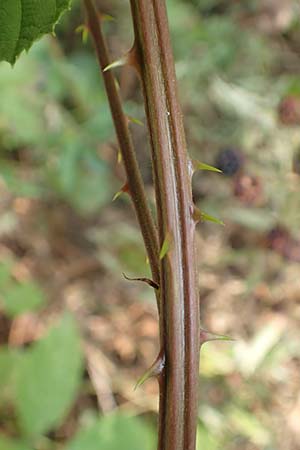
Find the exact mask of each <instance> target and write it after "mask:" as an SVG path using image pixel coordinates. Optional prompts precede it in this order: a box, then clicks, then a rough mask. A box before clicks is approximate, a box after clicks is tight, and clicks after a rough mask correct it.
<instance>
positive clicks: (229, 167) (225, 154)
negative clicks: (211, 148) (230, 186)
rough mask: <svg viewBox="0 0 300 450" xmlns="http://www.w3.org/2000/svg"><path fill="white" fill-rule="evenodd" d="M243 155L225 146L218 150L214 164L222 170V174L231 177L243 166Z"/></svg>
mask: <svg viewBox="0 0 300 450" xmlns="http://www.w3.org/2000/svg"><path fill="white" fill-rule="evenodd" d="M243 164H244V157H243V155H242V154H241V152H239V151H238V150H235V149H231V148H225V149H222V150H220V151H219V153H218V155H217V158H216V162H215V166H216V167H217V168H218V169H220V170H222V172H223V174H224V175H227V176H228V177H232V176H233V175H235V174H236V173H237V172H239V170H240V169H241V168H242V167H243Z"/></svg>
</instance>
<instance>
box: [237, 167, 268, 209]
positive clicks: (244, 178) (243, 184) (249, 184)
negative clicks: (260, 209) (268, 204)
mask: <svg viewBox="0 0 300 450" xmlns="http://www.w3.org/2000/svg"><path fill="white" fill-rule="evenodd" d="M233 192H234V195H235V197H237V198H238V199H239V200H240V201H241V202H242V203H245V204H246V205H256V206H258V205H260V204H261V203H262V201H263V188H262V183H261V180H260V178H259V177H256V176H254V175H247V174H245V173H244V174H243V173H242V174H240V175H238V176H237V178H235V180H234V184H233Z"/></svg>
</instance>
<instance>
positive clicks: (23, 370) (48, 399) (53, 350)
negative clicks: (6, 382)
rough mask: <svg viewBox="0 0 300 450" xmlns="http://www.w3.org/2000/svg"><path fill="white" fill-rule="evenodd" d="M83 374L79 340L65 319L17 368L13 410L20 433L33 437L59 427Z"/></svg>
mask: <svg viewBox="0 0 300 450" xmlns="http://www.w3.org/2000/svg"><path fill="white" fill-rule="evenodd" d="M81 373H82V352H81V346H80V337H79V334H78V330H77V327H76V324H75V322H74V319H73V318H72V317H70V316H69V315H65V316H64V317H63V319H62V320H61V322H60V323H59V324H58V325H57V326H55V327H53V328H52V329H51V330H50V332H49V334H48V335H47V336H46V337H45V338H43V339H41V340H40V341H39V342H37V343H36V344H34V346H33V347H32V348H31V349H30V350H28V351H27V353H26V355H24V358H23V361H22V363H21V364H20V368H19V372H18V380H17V389H16V394H17V395H16V408H17V413H18V417H19V420H20V425H21V427H22V429H23V431H24V432H25V433H26V434H27V435H30V436H36V435H39V434H42V433H45V432H47V431H49V430H50V429H51V428H52V427H55V426H56V425H58V424H59V423H60V422H61V420H62V419H63V418H64V417H65V415H66V414H67V412H68V410H69V408H70V407H71V406H72V403H73V402H74V399H75V397H76V392H77V389H78V387H79V384H80V380H81Z"/></svg>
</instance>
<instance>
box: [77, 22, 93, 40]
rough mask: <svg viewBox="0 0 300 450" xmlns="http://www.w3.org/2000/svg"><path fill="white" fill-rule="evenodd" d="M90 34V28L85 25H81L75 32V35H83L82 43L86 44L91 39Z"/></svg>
mask: <svg viewBox="0 0 300 450" xmlns="http://www.w3.org/2000/svg"><path fill="white" fill-rule="evenodd" d="M89 32H90V30H89V28H88V26H87V25H85V24H82V25H79V26H78V27H77V28H76V30H75V33H82V42H83V43H84V44H86V43H87V40H88V37H89Z"/></svg>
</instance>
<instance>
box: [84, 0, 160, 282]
mask: <svg viewBox="0 0 300 450" xmlns="http://www.w3.org/2000/svg"><path fill="white" fill-rule="evenodd" d="M84 5H85V10H86V17H87V26H88V28H89V31H90V33H91V35H92V37H93V41H94V45H95V50H96V55H97V59H98V62H99V65H100V68H101V72H102V75H103V79H104V84H105V88H106V93H107V97H108V101H109V105H110V109H111V114H112V117H113V121H114V126H115V129H116V133H117V137H118V141H119V146H120V150H121V154H122V159H123V161H124V166H125V170H126V175H127V183H128V186H129V191H130V195H131V199H132V202H133V205H134V208H135V211H136V215H137V218H138V221H139V225H140V228H141V232H142V235H143V239H144V242H145V247H146V251H147V254H148V258H149V263H150V267H151V271H152V276H153V279H154V281H155V282H156V283H159V263H158V254H159V245H158V236H157V230H156V227H155V224H154V220H153V217H152V214H151V211H150V208H149V206H148V202H147V198H146V194H145V188H144V183H143V180H142V177H141V174H140V170H139V167H138V163H137V160H136V156H135V151H134V147H133V143H132V139H131V136H130V133H129V129H128V119H127V117H126V115H125V114H124V112H123V108H122V103H121V98H120V94H119V92H118V89H117V87H116V83H115V78H114V76H113V73H112V71H111V70H107V71H106V72H103V71H104V69H105V68H106V67H107V66H109V64H110V63H111V61H110V58H109V53H108V49H107V45H106V42H105V39H104V36H103V33H102V30H101V25H100V20H99V14H98V12H97V10H96V8H95V6H94V3H93V1H92V0H84Z"/></svg>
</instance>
